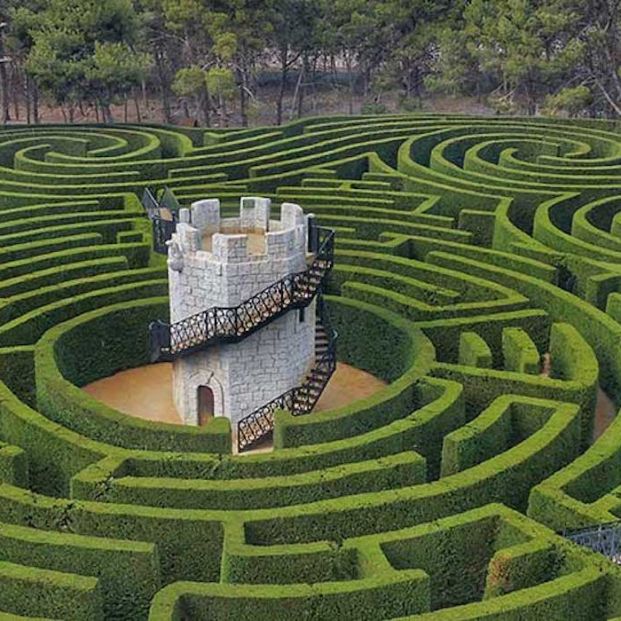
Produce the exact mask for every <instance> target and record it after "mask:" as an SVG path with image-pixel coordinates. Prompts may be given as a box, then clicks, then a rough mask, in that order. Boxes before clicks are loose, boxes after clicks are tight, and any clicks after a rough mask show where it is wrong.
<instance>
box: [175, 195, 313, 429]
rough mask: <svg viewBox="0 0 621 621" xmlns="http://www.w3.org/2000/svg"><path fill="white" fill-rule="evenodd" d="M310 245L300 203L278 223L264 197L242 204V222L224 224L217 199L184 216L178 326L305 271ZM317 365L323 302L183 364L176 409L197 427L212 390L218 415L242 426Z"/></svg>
mask: <svg viewBox="0 0 621 621" xmlns="http://www.w3.org/2000/svg"><path fill="white" fill-rule="evenodd" d="M307 238H308V219H307V218H306V217H305V216H304V214H303V212H302V209H301V207H300V206H299V205H295V204H292V203H283V204H282V205H281V211H280V220H271V219H270V200H269V199H266V198H258V197H245V198H242V199H241V201H240V215H239V217H236V218H221V217H220V202H219V201H218V200H216V199H210V200H202V201H198V202H195V203H193V204H192V206H191V209H182V210H181V211H180V214H179V223H178V224H177V228H176V232H175V233H174V234H173V236H172V239H171V240H170V241H169V242H168V244H169V251H168V275H169V288H170V311H171V322H173V323H174V322H176V321H179V320H181V319H185V318H187V317H189V316H191V315H194V314H196V313H199V312H201V311H204V310H206V309H208V308H211V307H214V306H218V307H234V306H237V305H239V304H240V303H241V302H243V301H245V300H246V299H248V298H250V297H252V296H253V295H255V294H257V293H259V292H260V291H262V290H263V289H265V288H266V287H268V286H269V285H272V284H274V283H276V282H277V281H279V280H280V279H282V278H283V277H284V276H286V275H288V274H291V273H293V272H300V271H303V270H305V269H306V268H307V259H308V254H307V243H308V240H307ZM250 242H252V243H250ZM206 248H208V249H206ZM314 360H315V302H313V303H312V304H311V305H310V306H309V307H307V308H306V309H305V310H304V312H303V313H301V312H300V311H298V310H291V311H289V312H287V313H285V315H283V316H282V317H280V318H279V319H277V320H275V321H273V322H271V323H269V324H268V325H266V326H264V327H262V328H260V329H259V330H258V331H256V332H254V333H253V334H251V335H249V336H248V337H246V338H245V339H244V340H242V341H241V342H239V343H228V344H220V345H214V346H211V347H208V348H206V349H205V350H203V351H201V352H197V353H194V354H190V355H188V356H185V357H181V358H177V359H176V360H175V362H174V363H173V393H174V400H175V405H176V407H177V410H178V412H179V414H180V415H181V417H182V419H183V421H184V422H185V423H186V424H197V423H198V407H199V399H198V391H199V388H200V387H201V386H206V387H208V388H210V389H211V390H212V392H213V399H214V414H215V415H216V416H226V417H227V418H229V419H230V420H231V422H232V424H233V425H235V424H236V423H237V421H238V420H239V419H240V418H243V417H244V416H247V415H248V414H250V413H252V412H253V411H254V410H256V409H257V408H259V407H260V406H262V405H264V404H266V403H268V402H269V401H271V400H272V399H274V398H275V397H277V396H279V395H281V394H282V393H283V392H285V391H287V390H289V389H290V388H293V387H294V386H298V385H299V384H301V383H302V381H303V380H304V378H305V376H306V374H307V373H308V371H309V370H310V369H311V367H312V365H313V363H314Z"/></svg>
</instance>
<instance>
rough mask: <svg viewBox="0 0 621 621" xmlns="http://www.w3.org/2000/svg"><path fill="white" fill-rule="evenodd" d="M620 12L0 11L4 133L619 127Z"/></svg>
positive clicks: (564, 7) (445, 5)
mask: <svg viewBox="0 0 621 621" xmlns="http://www.w3.org/2000/svg"><path fill="white" fill-rule="evenodd" d="M620 5H621V0H457V1H449V0H260V1H259V0H0V122H1V123H3V124H7V123H16V122H19V123H26V122H27V123H39V122H60V121H64V122H99V123H112V122H136V121H138V122H164V123H176V124H187V125H190V124H200V125H205V126H212V127H233V126H248V125H258V124H280V123H283V122H286V121H289V120H292V119H294V118H298V117H300V116H305V115H317V114H328V113H330V114H335V113H336V114H340V113H343V114H356V113H380V112H413V111H417V110H423V111H445V112H475V113H483V114H526V115H534V114H550V115H562V116H570V117H576V116H588V117H618V116H621V69H620V67H621V32H620V29H621V16H620V9H621V6H620Z"/></svg>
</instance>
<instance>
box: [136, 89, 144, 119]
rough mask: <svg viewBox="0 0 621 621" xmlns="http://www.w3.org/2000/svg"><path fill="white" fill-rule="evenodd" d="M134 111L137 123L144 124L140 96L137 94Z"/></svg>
mask: <svg viewBox="0 0 621 621" xmlns="http://www.w3.org/2000/svg"><path fill="white" fill-rule="evenodd" d="M143 84H144V82H143ZM134 110H135V112H136V122H137V123H142V114H141V113H140V101H139V99H138V94H137V93H135V92H134Z"/></svg>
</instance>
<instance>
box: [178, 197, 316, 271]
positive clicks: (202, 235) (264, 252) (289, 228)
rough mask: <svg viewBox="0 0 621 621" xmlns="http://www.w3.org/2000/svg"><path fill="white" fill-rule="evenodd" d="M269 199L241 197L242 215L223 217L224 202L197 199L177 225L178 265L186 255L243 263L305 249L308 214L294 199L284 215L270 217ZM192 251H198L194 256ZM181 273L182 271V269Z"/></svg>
mask: <svg viewBox="0 0 621 621" xmlns="http://www.w3.org/2000/svg"><path fill="white" fill-rule="evenodd" d="M270 209H271V201H270V200H269V199H268V198H260V197H243V198H242V199H241V201H240V209H239V216H238V217H233V218H222V217H221V214H220V201H219V200H218V199H207V200H201V201H197V202H195V203H193V204H192V206H191V208H190V209H187V208H184V209H181V210H180V212H179V223H178V224H177V229H176V232H175V234H174V235H173V238H172V240H171V245H173V244H177V246H178V248H177V249H175V258H176V262H175V261H173V265H172V266H171V267H173V269H175V267H174V266H175V265H178V266H179V267H182V263H185V259H189V260H192V258H195V259H196V260H198V261H201V262H204V261H212V262H214V263H244V262H248V261H267V260H270V259H272V258H275V259H287V258H291V257H295V256H297V255H299V254H300V253H305V252H306V246H307V236H308V218H307V217H305V216H304V213H303V211H302V208H301V207H300V206H299V205H296V204H294V203H282V205H281V207H280V219H279V220H273V219H270ZM192 255H197V256H196V257H193V256H192ZM178 271H179V270H178Z"/></svg>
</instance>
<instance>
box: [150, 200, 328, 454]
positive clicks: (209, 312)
mask: <svg viewBox="0 0 621 621" xmlns="http://www.w3.org/2000/svg"><path fill="white" fill-rule="evenodd" d="M142 203H143V205H144V207H145V209H146V211H147V215H148V217H149V219H150V220H151V222H152V225H153V245H154V248H153V249H154V251H156V252H160V253H162V254H165V253H166V252H167V246H166V242H167V241H168V240H169V239H170V238H171V237H172V234H173V232H174V230H175V226H176V223H177V212H176V211H175V210H173V209H170V207H169V206H168V205H163V204H162V203H158V201H157V200H156V198H155V197H154V195H153V193H152V192H151V191H150V190H148V189H146V190H145V192H144V195H143V198H142ZM164 209H166V210H167V211H168V212H169V213H170V214H172V219H167V218H165V217H163V215H162V213H163V211H164ZM309 238H310V244H309V245H310V248H311V250H312V251H313V253H314V256H313V259H312V261H311V263H310V265H309V266H308V267H307V269H305V270H304V271H301V272H295V273H293V274H288V275H287V276H285V277H284V278H281V279H280V280H279V281H277V282H276V283H274V284H272V285H270V286H269V287H267V288H265V289H264V290H263V291H260V292H259V293H257V294H255V295H253V296H252V297H250V298H248V299H247V300H244V301H243V302H242V303H241V304H239V305H238V306H234V307H219V306H213V307H211V308H208V309H206V310H204V311H201V312H200V313H196V314H194V315H191V316H190V317H186V318H185V319H182V320H181V321H177V322H175V323H172V324H168V323H165V322H163V321H159V320H158V321H154V322H152V323H151V324H150V325H149V341H150V352H151V361H152V362H163V361H172V360H175V359H176V358H179V357H181V356H187V355H189V354H192V353H195V352H198V351H201V350H203V349H205V348H207V347H210V346H212V345H215V344H220V343H236V342H239V341H242V340H243V339H245V338H246V337H248V336H249V335H251V334H253V333H254V332H256V331H257V330H259V329H261V328H262V327H264V326H266V325H268V324H269V323H271V322H272V321H275V320H276V319H278V318H279V317H281V316H282V315H284V314H285V313H287V312H289V311H290V310H295V309H303V308H305V307H307V306H309V305H310V304H311V303H312V301H313V300H314V299H315V298H317V324H316V328H315V365H314V366H313V368H312V369H311V370H310V372H309V373H308V375H307V376H306V378H305V379H304V382H303V383H302V384H301V385H300V386H296V387H295V388H292V389H290V390H288V391H286V392H285V393H283V394H282V395H280V396H278V397H276V398H275V399H273V400H272V401H270V402H269V403H266V404H265V405H263V406H261V407H260V408H258V409H257V410H255V411H254V412H252V413H250V414H249V415H248V416H246V417H244V418H242V419H241V420H240V421H239V422H238V424H237V442H238V449H239V451H240V452H242V451H245V450H249V449H251V448H252V447H254V446H256V445H257V444H258V443H260V442H262V441H264V440H265V439H266V438H267V437H268V436H271V433H272V430H273V428H274V412H275V411H276V410H279V409H284V410H289V411H290V412H291V413H292V414H293V415H295V416H299V415H302V414H308V413H310V412H311V411H312V409H313V408H314V407H315V405H316V403H317V401H318V400H319V397H320V396H321V394H322V392H323V391H324V389H325V387H326V385H327V384H328V381H329V380H330V377H331V376H332V374H333V373H334V370H335V369H336V339H337V333H336V332H335V331H334V330H332V328H331V326H330V324H329V320H328V316H327V313H326V311H325V306H324V303H323V299H322V296H321V289H322V285H323V283H324V282H325V280H326V278H327V276H328V274H329V273H330V271H331V270H332V267H333V265H334V231H333V230H331V229H327V228H322V227H318V226H316V225H312V228H311V230H310V232H309Z"/></svg>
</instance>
